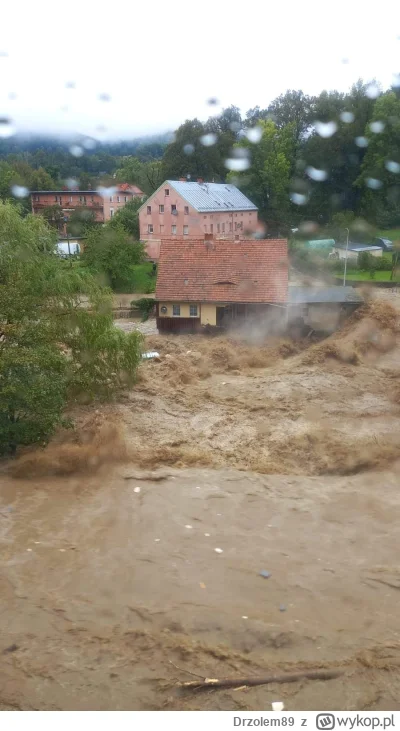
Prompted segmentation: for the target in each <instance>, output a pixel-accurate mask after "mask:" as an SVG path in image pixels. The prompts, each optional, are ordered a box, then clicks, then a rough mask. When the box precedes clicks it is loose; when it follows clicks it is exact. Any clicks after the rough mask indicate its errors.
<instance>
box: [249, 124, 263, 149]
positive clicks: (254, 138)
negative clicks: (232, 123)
mask: <svg viewBox="0 0 400 731" xmlns="http://www.w3.org/2000/svg"><path fill="white" fill-rule="evenodd" d="M245 134H246V137H247V139H248V140H249V141H250V142H252V143H253V144H254V145H257V144H258V142H260V140H261V137H262V128H261V127H252V128H251V129H248V130H246V132H245Z"/></svg>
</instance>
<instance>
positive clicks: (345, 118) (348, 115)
mask: <svg viewBox="0 0 400 731" xmlns="http://www.w3.org/2000/svg"><path fill="white" fill-rule="evenodd" d="M340 119H341V120H342V122H345V124H351V122H354V114H353V112H342V113H341V115H340Z"/></svg>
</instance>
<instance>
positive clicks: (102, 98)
mask: <svg viewBox="0 0 400 731" xmlns="http://www.w3.org/2000/svg"><path fill="white" fill-rule="evenodd" d="M97 98H98V99H99V101H101V102H109V101H111V96H110V94H105V93H103V94H99V96H98V97H97Z"/></svg>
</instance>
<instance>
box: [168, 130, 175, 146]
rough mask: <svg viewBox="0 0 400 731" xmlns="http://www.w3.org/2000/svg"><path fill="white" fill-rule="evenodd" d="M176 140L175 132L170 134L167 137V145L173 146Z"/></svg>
mask: <svg viewBox="0 0 400 731" xmlns="http://www.w3.org/2000/svg"><path fill="white" fill-rule="evenodd" d="M175 140H176V135H175V132H168V133H167V135H166V142H167V145H171V144H172V143H173V142H175Z"/></svg>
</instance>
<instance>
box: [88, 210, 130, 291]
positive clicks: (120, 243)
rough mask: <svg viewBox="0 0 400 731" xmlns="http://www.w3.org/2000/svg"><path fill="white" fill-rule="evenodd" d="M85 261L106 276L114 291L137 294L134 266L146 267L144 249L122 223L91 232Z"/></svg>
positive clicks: (94, 270)
mask: <svg viewBox="0 0 400 731" xmlns="http://www.w3.org/2000/svg"><path fill="white" fill-rule="evenodd" d="M81 259H82V262H83V263H84V264H85V265H86V266H88V267H89V268H90V269H91V271H93V272H96V273H98V274H100V275H103V276H104V279H105V282H106V283H107V284H108V285H109V286H110V287H111V288H112V289H113V290H114V292H132V291H135V278H134V277H135V274H134V267H135V266H137V265H139V264H142V263H143V259H144V246H143V244H141V243H140V242H138V241H134V239H133V238H132V237H131V236H130V234H129V233H128V232H127V231H126V230H125V229H124V227H123V226H122V225H121V224H119V225H118V226H117V225H115V224H113V226H110V225H109V224H107V225H106V226H104V227H103V228H100V229H99V228H97V229H92V230H91V231H89V233H88V236H87V239H86V241H85V248H84V250H83V254H82V257H81Z"/></svg>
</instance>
